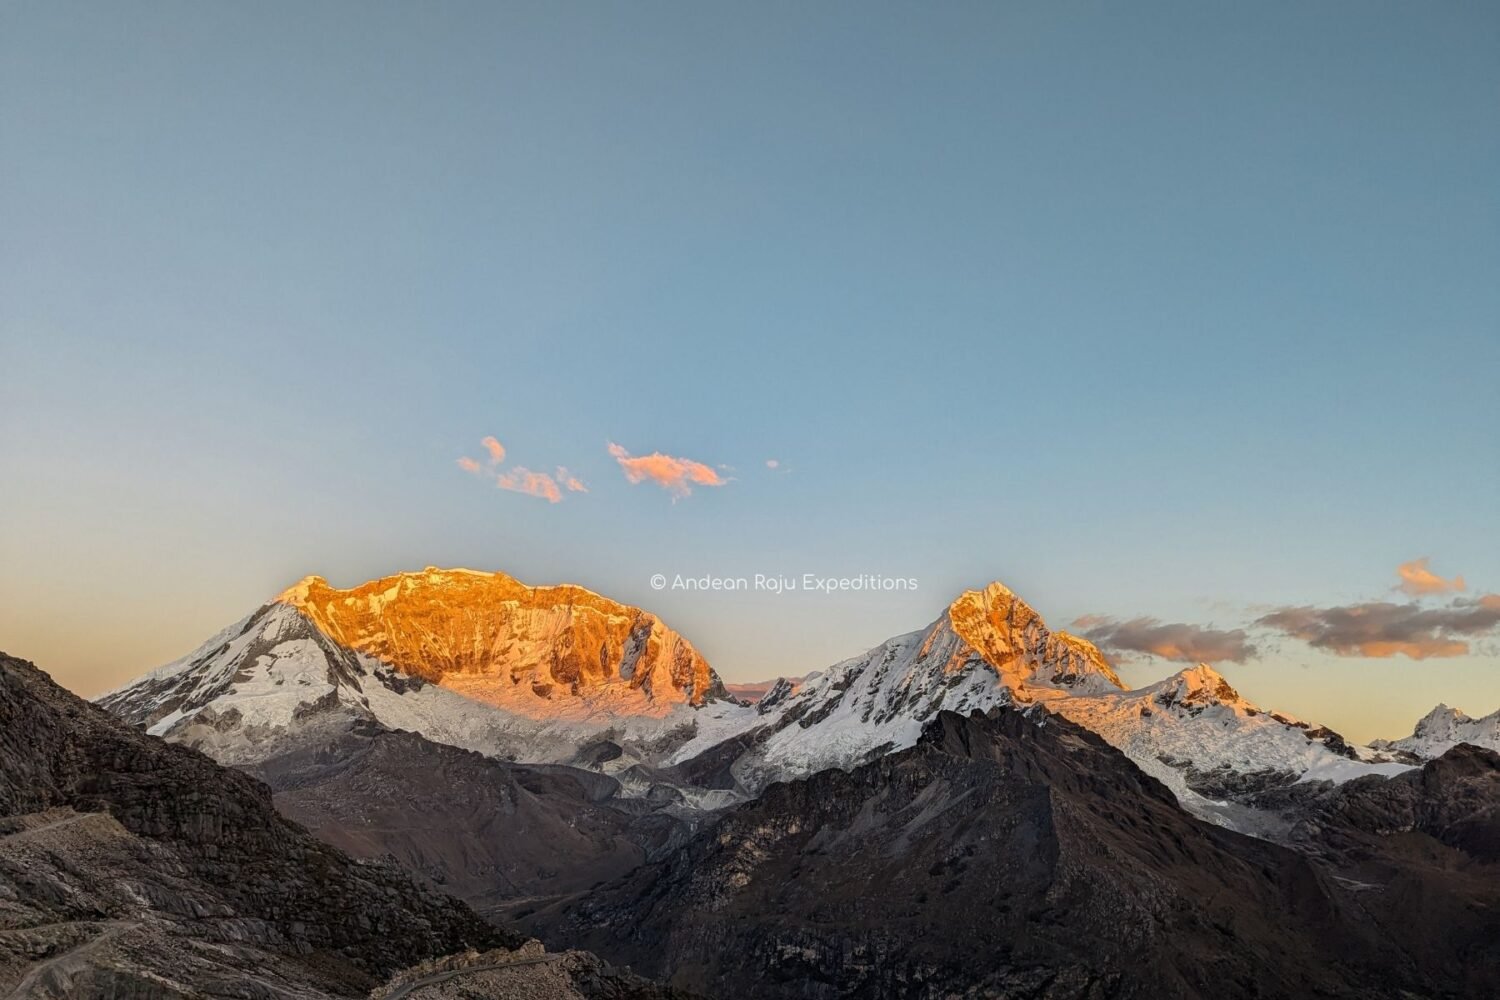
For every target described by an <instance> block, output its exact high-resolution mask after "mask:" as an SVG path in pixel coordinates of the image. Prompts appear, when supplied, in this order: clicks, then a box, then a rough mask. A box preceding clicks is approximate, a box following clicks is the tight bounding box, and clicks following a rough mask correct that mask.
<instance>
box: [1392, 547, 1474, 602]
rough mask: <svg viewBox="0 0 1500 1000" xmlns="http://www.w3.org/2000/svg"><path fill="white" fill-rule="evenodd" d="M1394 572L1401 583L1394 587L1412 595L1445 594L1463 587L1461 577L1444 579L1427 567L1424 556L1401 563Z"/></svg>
mask: <svg viewBox="0 0 1500 1000" xmlns="http://www.w3.org/2000/svg"><path fill="white" fill-rule="evenodd" d="M1396 573H1397V575H1398V576H1400V577H1401V584H1400V586H1398V587H1397V588H1396V589H1397V590H1400V591H1403V592H1404V593H1407V594H1411V595H1412V596H1413V597H1421V596H1423V595H1425V594H1447V593H1450V592H1454V591H1460V590H1463V589H1464V578H1463V577H1461V576H1455V577H1454V578H1453V579H1451V580H1444V579H1443V578H1442V577H1440V576H1438V575H1437V574H1436V573H1434V572H1432V570H1430V569H1428V568H1427V557H1426V556H1423V557H1422V558H1421V559H1413V560H1412V561H1411V562H1406V563H1402V564H1401V565H1400V566H1397V567H1396Z"/></svg>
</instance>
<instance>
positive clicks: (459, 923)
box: [0, 656, 520, 996]
mask: <svg viewBox="0 0 1500 1000" xmlns="http://www.w3.org/2000/svg"><path fill="white" fill-rule="evenodd" d="M519 942H520V939H519V938H516V937H515V936H513V935H508V934H506V933H504V932H501V931H500V930H498V929H496V928H495V927H494V926H491V925H489V924H487V923H485V922H484V921H482V920H480V919H479V918H478V917H477V916H475V914H474V913H473V912H472V911H471V910H469V909H468V908H467V907H466V906H464V905H462V904H461V903H458V902H457V901H455V900H453V899H451V898H449V897H447V896H444V895H442V894H440V893H437V892H434V891H432V890H430V889H426V888H423V887H422V886H421V885H419V884H417V883H416V882H413V881H412V880H411V879H410V878H409V877H408V876H406V875H405V874H403V873H401V872H400V871H399V870H398V869H396V868H394V867H393V866H390V865H381V864H367V863H360V862H356V861H354V860H353V859H351V858H350V857H348V856H347V855H345V854H344V853H343V852H341V851H338V850H336V849H334V848H332V847H329V846H327V845H325V844H323V843H321V842H320V841H318V840H316V839H314V838H313V837H312V836H310V835H308V834H307V832H306V831H304V830H302V829H301V828H299V827H297V826H295V825H294V824H292V823H290V822H288V821H287V820H285V819H283V818H282V817H281V816H280V815H279V814H278V813H277V812H276V810H275V809H274V808H273V806H272V804H271V797H270V792H269V790H268V789H267V788H266V787H265V786H264V785H262V784H261V783H260V782H258V781H255V780H254V779H252V778H250V777H249V776H247V775H244V774H241V773H239V772H237V771H233V770H230V769H227V768H223V767H220V766H218V765H216V764H214V763H213V762H212V761H210V760H209V759H208V758H206V757H204V756H203V755H202V754H199V753H197V752H195V751H192V750H189V749H187V748H185V747H180V746H174V745H172V744H169V743H165V742H163V741H161V740H158V739H155V738H153V737H150V736H147V735H146V734H144V733H141V732H138V731H136V730H133V729H130V728H128V727H126V726H123V725H121V724H120V723H119V722H118V721H117V720H116V719H114V718H112V717H111V716H110V715H109V714H108V713H106V712H104V711H102V710H100V709H98V708H96V707H94V706H92V705H90V704H88V703H87V702H84V701H81V700H80V699H78V698H76V697H75V696H73V695H71V694H69V693H68V692H66V691H64V690H63V689H62V688H60V687H58V686H57V685H56V684H54V683H53V682H52V681H51V679H50V678H48V677H47V676H46V675H45V674H43V673H42V672H41V671H40V670H38V669H36V668H35V667H34V666H32V665H31V664H29V663H26V662H24V661H21V660H16V659H14V658H11V657H8V656H0V985H3V984H6V983H8V984H9V985H10V987H11V988H12V989H20V987H21V986H23V985H24V986H25V987H26V991H22V995H27V991H30V992H32V993H34V994H35V995H41V996H46V995H57V996H90V995H101V996H102V995H117V996H133V995H141V996H153V995H158V996H175V995H184V996H189V995H201V994H205V993H206V994H209V995H244V994H243V993H242V992H239V990H240V989H241V988H240V987H234V989H233V990H231V986H232V985H233V984H235V983H236V982H238V981H240V980H241V979H247V980H248V981H251V982H257V983H260V984H261V985H260V987H258V988H259V989H261V990H262V991H263V992H264V991H270V990H278V989H279V990H285V991H287V995H294V996H322V995H338V996H348V995H355V994H358V993H361V992H363V991H365V990H368V989H369V988H370V987H371V986H373V985H374V984H376V983H378V982H380V981H381V980H383V979H384V978H385V976H386V975H387V974H388V973H389V972H391V971H393V970H395V969H397V968H400V967H402V966H404V965H409V964H411V963H413V962H415V961H418V960H420V959H423V958H427V957H431V956H435V955H440V954H444V953H446V952H452V951H458V950H462V949H464V948H465V947H468V946H471V945H475V946H493V945H496V944H518V943H519ZM153 991H155V992H153ZM195 991H196V992H195Z"/></svg>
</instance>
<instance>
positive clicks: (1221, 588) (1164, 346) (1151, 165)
mask: <svg viewBox="0 0 1500 1000" xmlns="http://www.w3.org/2000/svg"><path fill="white" fill-rule="evenodd" d="M1497 51H1500V7H1496V6H1495V5H1494V4H1482V3H1453V4H1443V5H1414V4H1399V3H1370V2H1328V3H1319V4H1295V3H1266V4H1254V5H1220V4H1200V3H1143V4H1132V5H1128V6H1127V5H1118V4H1103V3H1062V4H1052V3H1027V4H1016V3H985V4H963V3H948V4H942V5H926V6H917V5H909V4H870V3H861V4H857V5H856V4H838V3H827V4H790V3H769V4H753V5H750V4H745V5H737V6H732V5H727V4H711V5H701V4H688V3H673V4H662V3H649V2H648V3H638V4H629V5H621V4H599V3H576V4H495V3H477V4H466V3H453V2H435V3H428V4H421V5H415V4H382V3H332V2H329V3H321V4H316V5H307V4H301V3H285V4H279V3H273V2H266V3H258V4H251V5H245V4H229V3H169V2H158V3H135V4H106V3H90V4H79V3H73V2H66V0H64V2H51V0H49V2H46V3H40V2H19V3H18V2H11V3H6V4H4V5H3V6H0V164H3V166H0V373H3V389H0V393H3V404H0V468H3V470H4V489H3V490H0V566H3V569H4V572H3V573H0V648H4V649H6V650H7V651H8V652H10V653H13V654H16V655H20V656H23V657H26V658H28V659H32V660H34V661H36V662H37V663H38V664H39V665H41V666H43V667H44V668H46V669H48V670H50V671H51V672H52V673H53V674H54V676H55V677H57V678H58V679H59V681H60V682H62V683H64V684H66V685H68V686H69V687H71V688H72V689H74V690H76V691H78V692H79V693H81V694H84V695H92V694H96V693H99V692H101V691H103V690H106V689H108V688H111V687H114V686H116V685H118V684H120V683H123V682H124V681H126V680H127V679H129V678H131V677H133V676H135V675H137V674H139V673H141V672H143V671H145V670H147V669H149V668H152V667H154V666H157V665H159V664H161V663H163V662H165V661H167V660H170V659H172V658H175V657H177V656H180V655H182V654H184V653H186V652H188V651H189V650H191V649H192V648H194V647H195V646H197V645H198V644H199V643H200V642H202V641H204V640H205V639H206V638H207V637H208V636H210V635H211V634H212V633H213V632H215V631H217V630H218V629H220V628H222V627H223V626H224V625H226V624H228V623H230V622H232V621H234V620H236V619H238V618H240V617H243V616H244V615H246V614H248V613H249V612H250V611H252V610H253V609H254V608H255V607H256V606H258V605H259V604H260V603H262V602H264V601H265V600H267V599H269V598H270V597H272V596H273V595H274V594H276V593H277V592H279V591H280V590H282V589H284V588H285V587H287V586H289V585H290V584H291V583H293V582H294V581H296V580H298V579H300V578H301V577H303V576H306V575H309V574H318V575H321V576H324V577H326V578H327V579H329V580H330V581H332V582H333V583H335V584H337V585H344V586H352V585H354V584H356V583H359V582H361V581H363V580H365V579H369V578H372V577H376V576H380V575H385V574H387V573H391V572H395V571H398V570H406V569H420V568H422V567H424V566H427V565H438V566H467V567H472V568H477V569H491V570H504V571H505V572H508V573H510V574H511V575H513V576H516V577H517V578H519V579H522V580H524V581H526V582H528V583H535V584H540V583H553V582H560V581H570V582H576V583H580V584H583V585H585V586H588V587H591V588H592V589H595V590H598V591H600V592H602V593H605V594H607V595H609V596H612V597H615V598H617V599H620V600H624V601H628V602H631V603H635V604H639V605H642V606H644V607H648V608H650V609H651V610H653V611H655V612H657V613H658V614H660V615H661V616H662V617H663V618H664V619H665V620H666V621H667V622H668V623H669V624H671V625H672V626H673V627H675V628H676V629H677V630H679V631H681V632H683V633H684V634H686V635H687V636H688V637H689V638H690V639H691V640H692V641H693V642H694V644H695V645H696V646H698V648H699V649H700V650H701V651H703V652H704V654H705V655H706V656H707V657H708V659H709V660H710V662H711V663H713V664H714V665H715V666H716V667H717V668H718V669H719V671H720V673H721V674H722V675H724V676H725V677H726V678H727V679H730V680H751V679H758V678H761V677H766V676H771V675H776V674H787V675H793V674H801V673H805V672H807V671H810V670H816V669H820V668H822V667H824V666H827V665H828V664H830V663H832V662H834V661H836V660H839V659H842V658H844V657H847V656H850V655H853V654H855V653H858V652H860V651H861V650H863V649H865V648H867V647H869V646H871V645H874V644H876V643H878V642H879V641H881V640H883V639H884V638H886V637H888V636H891V635H894V634H898V633H903V632H907V631H911V630H913V629H917V628H921V627H922V626H924V625H925V624H927V623H928V622H929V621H931V620H932V619H934V618H935V617H937V616H938V615H939V614H940V613H941V611H942V609H943V608H944V607H945V606H946V604H947V603H948V602H949V601H950V600H951V599H952V598H953V597H954V596H955V595H956V594H957V593H959V592H960V591H962V590H963V589H965V588H969V587H975V586H980V585H982V584H984V583H985V582H987V581H989V580H992V579H1000V580H1003V581H1005V582H1006V583H1007V584H1008V585H1009V586H1011V587H1012V588H1013V589H1014V590H1015V591H1016V592H1017V593H1019V594H1020V595H1022V596H1023V597H1024V598H1025V599H1026V600H1027V601H1028V602H1030V603H1031V604H1033V605H1034V606H1035V607H1036V608H1037V609H1038V610H1039V611H1040V612H1041V613H1042V614H1043V615H1044V616H1045V617H1046V618H1047V620H1048V621H1049V622H1050V623H1051V624H1052V625H1053V626H1054V627H1062V628H1072V629H1073V630H1074V631H1082V632H1085V633H1086V634H1090V635H1093V636H1095V637H1096V638H1098V639H1100V640H1101V644H1103V645H1105V647H1106V648H1107V649H1109V650H1110V651H1111V652H1112V655H1116V656H1118V657H1120V658H1121V661H1122V672H1123V674H1124V676H1125V677H1126V679H1127V680H1129V681H1131V682H1132V683H1135V684H1140V683H1146V682H1149V681H1151V680H1154V679H1157V678H1160V677H1163V676H1165V675H1167V674H1168V673H1170V672H1172V671H1173V670H1176V669H1178V668H1180V667H1181V666H1183V665H1184V662H1185V660H1186V659H1189V658H1192V657H1194V656H1197V655H1201V654H1204V653H1207V654H1211V655H1212V657H1213V658H1214V659H1215V661H1216V664H1217V665H1218V666H1219V668H1220V669H1221V671H1222V672H1223V673H1224V674H1225V675H1226V676H1227V677H1229V679H1230V680H1231V681H1232V682H1233V683H1234V684H1235V685H1236V686H1237V687H1238V688H1239V689H1240V690H1241V691H1242V693H1244V694H1245V695H1246V696H1247V697H1250V698H1252V699H1253V700H1255V701H1257V702H1259V703H1261V704H1263V705H1265V706H1267V707H1274V708H1278V709H1281V710H1284V711H1288V712H1292V713H1294V714H1296V715H1299V716H1302V717H1304V718H1310V719H1315V720H1317V721H1319V722H1322V723H1325V724H1328V725H1331V726H1334V728H1337V729H1340V730H1341V731H1343V732H1345V733H1346V734H1347V735H1350V736H1352V737H1354V738H1356V739H1368V738H1370V737H1373V736H1398V735H1403V734H1405V733H1406V732H1409V731H1410V727H1411V724H1412V723H1413V722H1414V721H1415V719H1416V718H1417V717H1419V716H1420V715H1422V714H1423V713H1425V712H1426V711H1427V710H1428V709H1429V708H1431V707H1432V706H1433V705H1434V704H1436V703H1437V702H1439V701H1442V702H1446V703H1448V704H1450V705H1457V706H1461V707H1463V708H1464V709H1466V710H1467V711H1469V712H1470V713H1471V714H1475V715H1478V714H1482V713H1487V712H1491V711H1494V710H1496V709H1497V708H1500V669H1497V667H1500V653H1497V644H1500V643H1497V633H1496V622H1495V621H1494V619H1496V618H1497V617H1500V616H1497V615H1496V613H1495V612H1496V608H1497V604H1500V598H1493V595H1494V594H1495V593H1496V592H1497V591H1500V530H1497V529H1500V499H1497V498H1500V443H1497V440H1500V439H1497V433H1496V432H1497V428H1500V392H1497V390H1496V372H1497V370H1500V115H1497V114H1496V108H1497V107H1500V59H1496V58H1495V53H1496V52H1497ZM486 437H490V438H493V439H494V441H495V448H496V449H497V450H501V451H503V453H504V455H503V458H502V459H501V460H500V461H498V462H496V461H493V460H492V451H491V449H490V448H489V447H488V446H487V445H485V444H484V443H482V442H483V439H485V438H486ZM460 459H468V460H469V468H465V467H462V466H461V465H460ZM772 462H774V463H776V464H775V466H774V467H773V466H772V465H771V464H770V463H772ZM559 467H562V469H564V470H566V471H559ZM570 483H571V484H572V485H576V486H578V487H581V489H569V488H568V487H569V485H570ZM548 484H550V486H549V485H548ZM554 499H555V500H556V502H553V501H554ZM1421 559H1427V560H1429V561H1428V562H1427V563H1425V564H1421V563H1418V562H1417V560H1421ZM1403 565H1407V566H1408V569H1407V573H1408V577H1407V578H1405V579H1404V578H1403V577H1402V576H1400V575H1399V574H1398V567H1400V566H1403ZM1412 567H1416V569H1413V568H1412ZM1419 570H1420V571H1421V572H1425V573H1427V574H1428V575H1429V576H1431V577H1432V578H1433V579H1434V580H1436V581H1437V582H1436V583H1432V582H1431V581H1427V582H1425V583H1424V582H1421V581H1422V580H1423V578H1422V577H1421V576H1420V574H1419V572H1418V571H1419ZM658 573H660V574H662V575H663V576H664V577H667V578H668V583H669V586H667V587H666V588H664V589H662V590H655V589H653V587H652V586H651V578H652V576H653V575H655V574H658ZM757 573H760V574H765V575H767V576H771V577H780V576H785V577H787V578H789V579H797V580H799V581H800V579H801V577H802V575H803V574H812V575H814V576H817V577H820V578H829V577H833V578H838V577H852V576H857V575H863V574H873V575H877V576H889V577H892V578H901V579H909V580H912V581H915V588H914V589H906V590H901V591H894V592H885V591H881V592H876V593H870V592H855V591H848V592H839V593H831V594H830V593H826V592H821V591H819V592H809V591H807V590H805V589H799V590H797V591H789V592H783V593H779V594H777V593H770V592H766V591H750V592H735V591H731V592H725V591H718V592H701V591H695V590H679V589H676V588H674V587H673V586H671V585H670V584H671V583H672V582H673V581H674V580H675V578H676V577H677V576H679V575H680V576H682V577H684V578H692V577H701V576H705V575H710V576H715V577H719V578H729V579H733V578H736V577H746V578H753V576H754V575H755V574H757ZM1460 576H1461V577H1462V578H1463V580H1462V589H1458V581H1457V580H1455V578H1456V577H1460ZM1414 579H1415V580H1417V581H1418V582H1416V583H1414V582H1412V581H1413V580H1414ZM1401 586H1405V587H1406V588H1407V589H1406V590H1400V589H1397V588H1398V587H1401ZM1491 598H1493V599H1491ZM1074 623H1077V624H1076V625H1075V624H1074ZM1151 650H1155V652H1150V651H1151Z"/></svg>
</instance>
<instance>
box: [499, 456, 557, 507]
mask: <svg viewBox="0 0 1500 1000" xmlns="http://www.w3.org/2000/svg"><path fill="white" fill-rule="evenodd" d="M495 485H496V486H498V487H500V488H501V489H502V490H510V491H511V492H512V493H525V494H526V495H527V496H533V497H541V498H543V499H544V500H546V501H547V502H548V503H558V502H560V501H561V500H562V490H560V489H558V488H557V482H556V480H554V479H553V478H552V477H551V476H549V475H547V474H546V473H545V472H532V471H531V470H530V469H528V468H526V467H524V466H520V465H517V466H515V467H514V468H512V469H510V470H509V471H508V472H502V473H500V475H498V476H496V477H495Z"/></svg>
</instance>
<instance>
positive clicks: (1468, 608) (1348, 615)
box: [1257, 560, 1500, 660]
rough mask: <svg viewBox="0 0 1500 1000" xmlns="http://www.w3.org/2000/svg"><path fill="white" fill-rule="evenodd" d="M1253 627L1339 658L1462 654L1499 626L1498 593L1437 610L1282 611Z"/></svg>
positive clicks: (1384, 606)
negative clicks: (1285, 636)
mask: <svg viewBox="0 0 1500 1000" xmlns="http://www.w3.org/2000/svg"><path fill="white" fill-rule="evenodd" d="M1422 561H1424V560H1418V562H1422ZM1257 624H1259V625H1264V626H1265V627H1267V628H1271V629H1275V630H1276V631H1278V632H1281V633H1283V634H1285V635H1289V636H1292V637H1293V638H1296V639H1301V640H1302V641H1304V642H1306V643H1307V644H1308V645H1310V646H1312V647H1314V648H1315V649H1324V650H1327V651H1329V652H1331V653H1335V654H1337V655H1339V656H1370V657H1389V656H1407V657H1410V658H1411V659H1413V660H1425V659H1427V658H1428V657H1432V656H1462V655H1464V654H1465V653H1468V652H1469V640H1471V639H1476V638H1481V637H1484V636H1488V635H1492V634H1494V633H1495V631H1496V630H1497V628H1500V594H1482V595H1480V596H1478V597H1473V598H1458V599H1456V600H1453V601H1451V602H1449V603H1448V604H1447V605H1446V606H1444V607H1441V608H1430V607H1423V606H1422V605H1420V604H1417V603H1415V602H1411V603H1407V604H1393V603H1391V602H1389V601H1371V602H1369V603H1366V604H1350V605H1345V606H1342V607H1332V608H1314V607H1306V606H1304V607H1286V608H1278V609H1276V610H1275V611H1272V612H1271V613H1270V614H1268V615H1264V616H1262V617H1261V618H1259V619H1258V620H1257Z"/></svg>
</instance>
